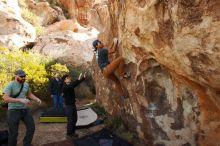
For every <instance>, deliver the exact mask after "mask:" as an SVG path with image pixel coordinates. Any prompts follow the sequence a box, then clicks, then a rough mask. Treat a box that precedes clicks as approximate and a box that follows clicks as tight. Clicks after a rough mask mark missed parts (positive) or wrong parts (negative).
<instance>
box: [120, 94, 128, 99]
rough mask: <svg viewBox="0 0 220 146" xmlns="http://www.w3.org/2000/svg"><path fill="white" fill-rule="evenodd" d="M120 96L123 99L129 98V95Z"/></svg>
mask: <svg viewBox="0 0 220 146" xmlns="http://www.w3.org/2000/svg"><path fill="white" fill-rule="evenodd" d="M120 98H121V99H122V100H126V99H128V96H124V95H123V96H120Z"/></svg>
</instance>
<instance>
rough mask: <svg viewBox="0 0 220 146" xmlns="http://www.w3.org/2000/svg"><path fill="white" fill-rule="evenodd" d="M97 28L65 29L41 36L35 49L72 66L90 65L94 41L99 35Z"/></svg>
mask: <svg viewBox="0 0 220 146" xmlns="http://www.w3.org/2000/svg"><path fill="white" fill-rule="evenodd" d="M97 34H98V31H97V30H96V29H90V30H85V29H84V30H81V29H80V30H79V32H78V33H76V32H73V31H70V30H65V31H59V32H51V33H49V34H46V35H43V36H41V37H40V38H39V39H38V40H37V42H36V45H35V46H34V47H33V51H37V52H40V53H41V54H45V55H48V56H51V57H52V58H54V59H58V60H59V61H62V62H63V63H66V64H68V65H69V66H72V67H78V66H82V65H85V66H88V63H89V62H91V60H92V57H93V51H92V48H91V43H92V41H93V40H94V39H95V38H96V37H97Z"/></svg>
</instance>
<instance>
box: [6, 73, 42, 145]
mask: <svg viewBox="0 0 220 146" xmlns="http://www.w3.org/2000/svg"><path fill="white" fill-rule="evenodd" d="M25 80H26V73H25V72H24V71H23V70H16V71H15V80H13V81H11V82H10V83H9V84H8V85H7V86H6V87H5V88H4V89H3V93H4V95H3V97H2V98H3V101H4V102H6V103H8V112H7V116H8V117H7V123H8V146H16V145H17V136H18V127H19V122H20V121H21V120H22V121H23V122H24V124H25V126H26V136H25V137H24V140H23V146H31V142H32V139H33V135H34V131H35V124H34V119H33V117H32V115H31V113H30V110H29V109H28V104H29V103H30V102H31V100H33V101H35V102H37V103H38V104H41V100H40V99H39V98H38V97H36V96H35V95H34V94H33V93H32V92H31V90H30V87H29V84H28V83H26V82H25ZM27 97H29V99H28V98H27Z"/></svg>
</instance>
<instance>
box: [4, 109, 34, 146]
mask: <svg viewBox="0 0 220 146" xmlns="http://www.w3.org/2000/svg"><path fill="white" fill-rule="evenodd" d="M20 120H22V121H23V122H24V124H25V126H26V136H25V137H24V139H23V145H24V146H31V141H32V139H33V136H34V131H35V125H34V119H33V117H32V116H31V114H30V111H29V110H27V109H15V110H8V128H9V135H8V146H16V145H17V136H18V127H19V122H20Z"/></svg>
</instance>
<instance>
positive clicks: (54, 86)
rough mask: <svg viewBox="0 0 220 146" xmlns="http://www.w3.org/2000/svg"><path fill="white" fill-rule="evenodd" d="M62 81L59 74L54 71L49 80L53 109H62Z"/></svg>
mask: <svg viewBox="0 0 220 146" xmlns="http://www.w3.org/2000/svg"><path fill="white" fill-rule="evenodd" d="M62 86H63V81H62V80H61V79H60V75H59V74H58V73H56V74H55V75H54V78H53V79H52V81H51V86H50V92H51V98H53V108H54V111H58V109H59V111H60V112H61V111H62V110H63V97H62Z"/></svg>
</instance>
